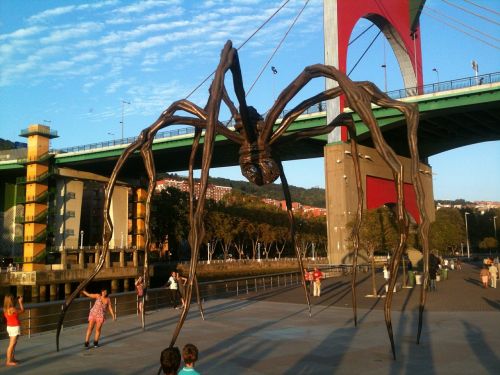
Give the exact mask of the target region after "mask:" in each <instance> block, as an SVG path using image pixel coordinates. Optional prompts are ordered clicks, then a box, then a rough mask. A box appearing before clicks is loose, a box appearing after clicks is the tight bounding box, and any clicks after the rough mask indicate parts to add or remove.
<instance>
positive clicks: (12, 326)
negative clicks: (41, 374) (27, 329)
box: [3, 294, 24, 366]
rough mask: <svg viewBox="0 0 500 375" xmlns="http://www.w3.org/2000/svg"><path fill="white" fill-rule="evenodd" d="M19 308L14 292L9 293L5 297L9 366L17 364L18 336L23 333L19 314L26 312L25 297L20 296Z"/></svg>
mask: <svg viewBox="0 0 500 375" xmlns="http://www.w3.org/2000/svg"><path fill="white" fill-rule="evenodd" d="M17 302H18V303H19V309H17V308H16V302H15V300H14V296H13V295H12V294H7V295H6V296H5V298H4V299H3V315H4V317H5V321H6V325H7V333H8V334H9V346H8V348H7V358H6V363H5V364H6V365H7V366H15V365H17V361H16V359H15V358H14V352H15V350H16V344H17V336H19V335H20V334H21V322H20V321H19V314H21V313H23V312H24V306H23V297H18V298H17Z"/></svg>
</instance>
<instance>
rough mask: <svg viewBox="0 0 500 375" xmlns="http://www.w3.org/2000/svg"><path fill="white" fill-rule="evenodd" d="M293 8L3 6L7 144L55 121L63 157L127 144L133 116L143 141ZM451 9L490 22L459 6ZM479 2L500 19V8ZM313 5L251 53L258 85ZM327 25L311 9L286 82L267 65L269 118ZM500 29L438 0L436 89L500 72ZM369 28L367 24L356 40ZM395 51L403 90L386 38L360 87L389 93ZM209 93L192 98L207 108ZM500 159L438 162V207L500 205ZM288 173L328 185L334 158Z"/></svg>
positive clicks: (292, 44)
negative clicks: (369, 84)
mask: <svg viewBox="0 0 500 375" xmlns="http://www.w3.org/2000/svg"><path fill="white" fill-rule="evenodd" d="M283 2H284V1H272V0H234V1H227V0H225V1H222V0H206V1H201V0H200V1H194V0H193V1H180V0H157V1H150V0H145V1H128V0H103V1H99V0H97V1H90V0H88V1H71V0H65V1H62V0H45V1H35V0H24V1H16V0H2V1H0V15H1V16H0V114H1V115H0V138H4V139H10V140H16V141H22V140H23V138H19V137H18V135H19V132H20V130H21V129H24V128H26V127H27V126H28V125H29V124H31V123H46V124H48V125H50V126H51V128H52V129H54V130H57V131H58V133H59V135H60V138H57V139H55V140H53V142H52V147H53V148H61V147H68V146H75V145H81V144H87V143H94V142H100V141H104V140H110V139H113V138H120V137H121V131H122V129H121V124H120V121H121V120H122V110H123V116H124V135H125V136H134V135H137V134H138V133H139V132H140V130H141V129H142V128H144V127H146V126H148V125H149V124H151V123H152V122H153V121H154V120H155V119H156V118H157V117H158V115H159V114H160V113H161V112H162V111H163V110H164V109H165V108H166V107H167V106H168V105H169V104H170V103H171V102H172V101H174V100H177V99H181V98H184V97H186V95H188V93H190V92H191V90H192V89H194V88H195V87H196V86H197V85H198V84H199V83H200V82H201V81H202V80H203V79H204V78H206V76H207V75H208V74H210V73H211V72H212V71H213V70H214V69H215V67H216V65H217V63H218V59H219V55H220V50H221V49H222V47H223V45H224V43H225V42H226V40H227V39H231V40H233V43H234V45H235V46H239V45H241V43H242V42H243V41H244V40H245V39H246V38H247V37H248V36H250V35H251V34H252V33H253V32H254V31H255V30H256V29H257V27H258V26H260V25H261V24H262V23H263V22H264V21H265V20H266V19H267V18H268V17H269V16H270V15H271V14H272V13H273V12H274V11H275V10H276V9H277V8H278V7H279V5H280V4H282V3H283ZM450 2H451V3H452V4H455V5H458V6H461V7H464V8H466V9H468V10H469V11H471V12H474V13H476V14H479V15H481V16H482V17H483V18H479V17H476V16H473V15H472V14H470V13H466V12H464V11H462V10H460V9H458V8H456V7H453V6H450V5H449V3H450ZM474 3H476V4H478V5H479V6H481V7H487V8H491V9H494V10H495V11H496V12H500V1H497V0H482V1H480V0H476V1H475V2H474ZM303 4H304V1H302V0H300V1H298V0H297V1H294V0H292V1H290V2H289V3H288V4H287V5H286V7H284V8H283V10H282V11H280V12H279V13H278V15H277V16H276V17H275V18H273V19H272V20H271V22H269V24H267V25H266V26H265V27H264V28H263V29H262V30H261V31H260V32H259V33H258V34H256V35H255V36H254V37H253V38H252V39H251V40H250V42H249V43H248V44H247V45H245V47H243V48H242V49H241V50H240V61H241V64H242V70H243V78H244V81H245V85H246V87H247V88H248V87H250V85H251V83H252V82H253V81H254V80H255V78H256V77H257V75H258V73H259V71H260V69H261V68H262V66H263V65H264V64H265V62H266V61H267V59H268V58H269V56H270V55H271V53H272V52H273V50H274V48H275V46H276V45H277V44H278V43H279V41H280V39H281V38H282V36H283V35H284V33H285V32H286V30H287V28H288V26H289V25H290V23H291V21H292V20H293V19H294V18H295V16H296V14H297V13H298V12H299V10H300V9H301V8H302V6H303ZM445 16H447V17H453V18H454V19H456V20H459V21H460V22H462V23H465V24H467V25H470V26H471V27H473V28H475V29H477V30H479V31H480V32H482V33H484V34H489V35H491V36H493V37H494V38H496V39H493V38H490V37H488V36H487V35H484V34H479V33H477V32H475V31H473V30H470V29H466V28H465V27H464V26H457V27H459V28H461V29H462V30H464V31H466V32H468V33H470V34H473V35H474V36H475V37H477V38H480V39H482V40H483V41H485V42H486V43H489V44H493V45H494V46H496V48H494V47H492V46H490V45H488V44H486V43H484V42H483V41H479V40H477V39H474V38H472V37H470V36H467V35H465V34H464V33H461V32H459V31H457V30H455V29H453V28H451V27H449V26H447V25H445V24H444V23H443V21H445V22H448V23H452V22H453V21H452V20H450V19H447V18H445ZM322 17H323V8H322V1H320V0H311V1H310V3H309V4H308V6H307V7H306V9H305V11H304V13H303V14H302V16H301V17H300V18H299V20H298V22H297V24H296V25H295V27H294V28H293V29H292V31H291V32H290V34H289V36H288V37H287V39H286V40H285V42H284V44H283V46H282V47H281V48H280V49H279V51H278V53H277V54H276V56H275V57H274V58H273V60H272V62H271V65H273V66H275V67H276V68H277V70H278V74H276V75H273V74H272V72H271V70H270V68H267V69H266V70H265V72H264V74H263V75H262V77H261V78H260V80H258V82H257V84H256V85H255V87H254V88H253V90H252V92H251V93H250V94H249V95H248V102H249V103H250V104H252V105H254V106H255V107H256V108H257V109H258V110H259V112H261V113H263V112H265V111H266V110H267V109H268V108H269V107H270V106H271V104H272V102H273V98H275V97H276V96H277V94H278V92H279V91H280V90H282V89H283V88H284V87H286V86H287V85H288V83H289V82H290V81H291V80H292V79H293V78H294V77H295V76H296V75H297V74H299V73H300V72H301V71H302V69H303V68H304V67H305V66H307V65H311V64H315V63H320V62H322V61H323V21H322ZM485 18H486V19H485ZM489 19H490V20H493V21H494V22H496V24H495V23H494V22H490V21H488V20H489ZM499 22H500V17H499V16H498V14H494V13H491V12H488V11H487V10H485V9H484V8H480V7H477V6H474V5H473V4H471V3H470V1H466V0H449V1H448V3H447V2H446V1H442V0H427V2H426V7H425V9H424V12H423V14H422V17H421V29H422V46H423V66H424V82H425V83H432V82H436V80H437V74H436V72H434V71H433V68H436V69H437V70H438V72H439V79H440V80H441V81H445V80H450V79H455V78H461V77H467V76H471V75H473V70H472V68H471V61H472V60H476V61H477V62H478V64H479V72H480V73H488V72H498V71H500V66H499V65H500V50H499V48H500V42H499V40H498V37H499V36H500V27H499V26H498V23H499ZM368 25H369V22H368V21H365V20H361V21H360V22H359V23H358V24H357V26H356V28H355V30H354V31H353V34H352V35H353V36H356V35H358V34H359V33H360V32H361V31H363V30H365V29H366V27H367V26H368ZM455 25H459V24H456V23H455ZM376 34H377V30H376V28H372V29H370V30H369V31H368V32H367V33H366V34H364V36H363V37H361V38H360V39H359V40H358V41H357V42H356V43H354V44H353V45H352V46H351V47H350V50H349V60H348V69H350V68H351V67H352V66H353V65H354V63H355V62H356V61H357V59H358V57H359V56H360V55H361V54H362V53H363V51H364V50H365V48H366V47H367V46H368V44H369V43H370V41H371V40H372V39H373V38H374V36H375V35H376ZM384 45H385V46H386V65H387V77H388V90H395V89H399V88H402V87H403V84H402V79H401V74H400V72H399V68H398V66H397V64H396V61H395V58H394V55H393V53H392V52H391V51H390V49H389V48H388V46H387V43H386V41H385V40H384V39H383V37H379V38H378V39H377V40H376V41H375V43H374V44H373V46H372V48H371V49H370V50H369V52H368V53H367V54H366V56H365V57H364V59H363V60H362V61H361V63H360V64H359V65H358V66H357V68H356V69H355V70H354V71H353V73H352V74H351V78H352V79H354V80H370V81H373V82H374V83H376V84H377V85H378V86H379V87H381V88H383V87H384V75H383V70H382V68H381V65H382V64H383V63H384ZM208 85H209V83H206V84H205V85H203V86H202V87H201V88H200V89H198V90H197V91H196V92H195V93H194V94H193V95H192V96H191V97H190V99H191V100H192V101H194V102H195V103H197V104H199V105H201V106H203V105H204V104H205V102H206V98H207V91H208ZM323 87H324V83H323V81H321V80H317V81H314V82H313V83H312V84H310V85H309V86H308V87H307V88H306V89H305V90H304V91H303V92H302V93H301V95H300V97H299V98H298V99H304V98H306V97H308V96H311V95H313V94H315V93H317V92H319V91H321V90H322V89H323ZM122 100H125V101H127V102H129V103H130V104H123V103H122ZM290 105H293V103H291V104H290ZM224 116H225V117H229V116H228V115H227V113H226V112H223V113H222V114H221V117H222V118H224ZM499 126H500V125H499ZM499 160H500V142H498V141H497V142H487V143H483V144H478V145H472V146H469V147H464V148H461V149H457V150H453V151H450V152H446V153H443V154H439V155H436V156H434V157H432V158H431V159H430V164H431V165H432V167H433V170H434V173H435V175H434V194H435V198H436V199H455V198H464V199H468V200H497V201H500V188H499V186H500V167H499ZM485 161H489V162H485ZM285 168H286V171H287V176H288V179H289V182H290V184H292V185H297V186H304V187H311V186H321V187H323V186H324V177H323V174H324V169H323V159H322V158H320V159H313V160H304V161H297V162H289V163H286V164H285ZM211 175H214V176H221V177H227V178H233V179H243V178H242V176H241V174H240V172H239V168H221V169H217V170H216V169H214V170H212V172H211ZM304 176H307V177H304Z"/></svg>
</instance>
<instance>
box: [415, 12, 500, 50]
mask: <svg viewBox="0 0 500 375" xmlns="http://www.w3.org/2000/svg"><path fill="white" fill-rule="evenodd" d="M425 9H426V11H429V10H430V11H432V12H434V13H437V14H438V15H439V16H441V17H444V18H449V19H450V20H452V21H454V22H456V23H458V24H460V25H462V26H463V27H466V28H468V29H470V30H473V31H475V32H477V33H479V34H481V35H484V36H485V37H488V38H491V39H493V40H496V41H498V42H500V39H498V38H495V37H494V36H492V35H490V34H487V33H483V32H482V31H481V30H478V29H476V28H474V27H472V26H469V25H467V24H466V23H463V22H461V21H460V20H458V19H456V18H454V17H451V16H448V15H446V14H444V13H441V12H440V11H438V10H436V9H432V8H430V7H428V6H427V7H425Z"/></svg>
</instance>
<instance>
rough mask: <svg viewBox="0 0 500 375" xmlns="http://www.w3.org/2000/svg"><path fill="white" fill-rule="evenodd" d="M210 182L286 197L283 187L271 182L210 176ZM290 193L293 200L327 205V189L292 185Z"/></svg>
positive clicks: (255, 193)
mask: <svg viewBox="0 0 500 375" xmlns="http://www.w3.org/2000/svg"><path fill="white" fill-rule="evenodd" d="M209 181H210V183H212V184H214V185H219V186H230V187H232V188H233V189H235V190H239V191H241V192H243V193H245V194H250V195H255V196H257V197H262V198H271V199H278V200H282V199H284V196H283V189H282V188H281V185H278V184H270V185H265V186H257V185H254V184H251V183H250V182H246V181H232V180H228V179H227V178H210V180H209ZM290 194H291V195H292V201H294V202H299V203H302V204H306V205H309V206H314V207H322V208H325V207H326V203H325V189H321V188H311V189H305V188H301V187H297V186H290Z"/></svg>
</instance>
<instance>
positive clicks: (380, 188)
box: [325, 143, 434, 264]
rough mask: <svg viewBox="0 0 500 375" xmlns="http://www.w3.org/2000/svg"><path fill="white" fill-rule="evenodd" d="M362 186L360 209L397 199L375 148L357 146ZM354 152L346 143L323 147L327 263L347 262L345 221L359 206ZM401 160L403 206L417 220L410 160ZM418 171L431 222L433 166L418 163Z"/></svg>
mask: <svg viewBox="0 0 500 375" xmlns="http://www.w3.org/2000/svg"><path fill="white" fill-rule="evenodd" d="M358 153H359V162H360V169H361V182H362V189H363V195H364V196H363V209H364V210H367V209H368V210H371V209H375V208H378V207H381V206H383V205H384V204H388V203H390V204H393V203H396V202H397V199H396V188H395V185H394V181H393V176H392V172H391V170H390V169H389V168H388V167H387V165H386V163H385V162H384V161H383V160H382V158H381V157H380V156H379V154H378V152H377V151H376V150H375V149H374V148H370V147H365V146H358ZM353 157H354V156H353V155H351V147H350V145H349V144H348V143H336V144H329V145H327V146H326V147H325V175H326V176H325V179H326V204H327V206H326V208H327V223H328V224H327V232H328V233H327V234H328V261H329V262H330V264H342V263H345V264H350V263H352V260H353V259H352V254H351V252H350V250H349V242H348V239H349V235H350V233H349V230H348V229H347V224H348V223H349V222H350V221H352V220H354V219H355V216H356V210H357V205H358V197H357V187H356V175H355V171H354V162H353ZM398 159H399V161H400V162H401V163H402V165H403V168H404V172H403V183H404V194H405V208H406V210H407V212H408V213H409V214H410V215H411V216H412V217H413V219H414V220H415V221H416V222H417V223H419V222H420V216H419V212H418V206H417V201H416V194H415V189H414V187H413V185H412V176H411V160H410V159H409V158H404V157H401V156H399V157H398ZM419 169H420V174H421V179H422V184H423V189H424V193H425V202H424V204H425V206H426V211H427V212H428V213H429V216H430V217H429V219H430V220H431V221H434V195H433V190H432V169H431V168H430V167H429V166H428V165H426V164H423V163H420V167H419Z"/></svg>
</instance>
